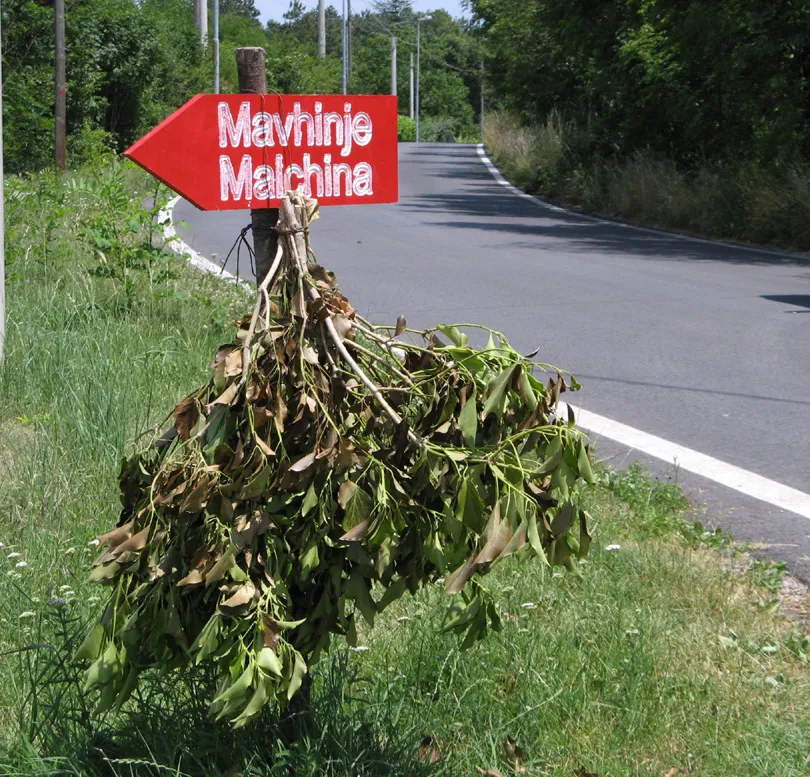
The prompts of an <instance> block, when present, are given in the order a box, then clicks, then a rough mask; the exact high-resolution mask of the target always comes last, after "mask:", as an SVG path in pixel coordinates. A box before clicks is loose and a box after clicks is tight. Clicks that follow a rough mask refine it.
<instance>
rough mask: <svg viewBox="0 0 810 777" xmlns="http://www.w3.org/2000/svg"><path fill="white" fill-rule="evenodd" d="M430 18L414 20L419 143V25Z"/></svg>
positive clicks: (424, 17) (420, 41) (417, 136)
mask: <svg viewBox="0 0 810 777" xmlns="http://www.w3.org/2000/svg"><path fill="white" fill-rule="evenodd" d="M432 18H433V17H432V16H423V17H422V18H421V19H417V20H416V142H417V143H418V142H419V59H420V54H421V51H422V48H421V46H422V38H421V32H420V27H419V25H420V24H421V23H422V22H427V21H430V20H431V19H432Z"/></svg>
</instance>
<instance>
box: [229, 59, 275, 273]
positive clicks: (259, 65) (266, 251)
mask: <svg viewBox="0 0 810 777" xmlns="http://www.w3.org/2000/svg"><path fill="white" fill-rule="evenodd" d="M236 71H237V74H238V76H239V91H240V93H241V94H267V72H266V70H265V68H264V49H263V48H260V47H258V46H256V47H254V46H251V47H245V48H238V49H236ZM250 221H251V224H252V228H253V251H254V253H255V254H256V285H257V286H258V285H259V284H260V283H261V282H262V280H264V276H265V275H267V271H268V270H269V269H270V265H271V264H272V262H273V259H274V257H275V255H276V245H277V243H278V233H277V232H276V222H277V221H278V208H253V209H252V210H251V211H250Z"/></svg>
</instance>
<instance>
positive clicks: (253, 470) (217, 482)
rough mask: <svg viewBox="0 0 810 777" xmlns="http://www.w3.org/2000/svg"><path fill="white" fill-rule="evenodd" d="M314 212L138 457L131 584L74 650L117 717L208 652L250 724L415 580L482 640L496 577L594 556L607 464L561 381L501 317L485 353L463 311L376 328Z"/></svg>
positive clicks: (126, 529)
mask: <svg viewBox="0 0 810 777" xmlns="http://www.w3.org/2000/svg"><path fill="white" fill-rule="evenodd" d="M312 205H313V201H303V198H301V199H300V200H297V204H296V206H295V212H294V213H293V208H292V206H291V205H290V201H289V200H285V201H284V202H283V205H282V219H281V220H280V222H279V231H280V233H281V234H282V235H284V243H285V246H284V249H285V250H284V252H283V257H282V255H281V253H280V254H279V256H278V258H277V259H278V262H280V263H281V269H280V273H279V275H278V277H276V276H275V269H271V271H270V273H269V274H268V276H267V279H266V280H265V283H264V284H263V286H262V289H261V291H260V294H259V299H258V301H257V304H256V308H255V310H254V313H253V316H252V317H249V318H245V319H243V321H242V322H241V323H240V327H239V331H238V332H237V336H236V338H235V340H234V341H233V342H232V343H230V344H228V345H224V346H222V347H221V348H220V349H219V350H218V352H217V354H216V357H215V359H214V362H213V365H212V368H213V376H212V378H211V379H210V380H209V382H208V383H207V384H206V385H205V386H203V387H202V388H201V389H199V390H198V391H196V392H194V393H193V394H192V395H190V396H189V397H187V398H186V399H184V400H183V401H182V402H181V403H180V404H179V405H177V407H176V408H175V410H174V413H173V420H174V425H173V427H171V428H170V429H169V430H168V432H167V433H164V434H163V435H162V436H161V437H160V438H158V440H157V442H156V444H154V445H150V446H148V447H146V448H145V449H144V450H142V451H141V452H139V453H137V454H136V455H134V456H132V457H130V458H129V459H126V460H125V461H124V463H123V466H122V470H121V498H122V502H123V510H122V513H121V517H120V520H119V524H118V527H117V528H115V529H113V530H112V531H110V532H108V533H107V534H105V535H104V536H103V537H102V538H101V541H102V542H103V544H104V545H105V549H104V552H103V554H102V555H101V556H100V558H99V559H98V560H97V562H96V564H95V567H94V569H93V572H92V574H91V579H94V580H98V581H104V582H106V583H107V584H109V585H111V586H112V587H113V593H112V595H111V598H110V600H109V602H108V604H107V606H106V608H105V610H104V614H103V615H102V617H101V619H100V620H99V621H98V622H97V623H96V624H95V625H94V626H93V628H92V629H91V631H90V632H89V634H88V636H87V639H86V640H85V642H84V644H83V645H82V647H81V648H80V649H79V651H78V654H77V656H78V657H80V658H85V659H90V660H91V661H92V663H91V665H90V668H89V669H88V671H87V678H86V684H87V687H88V688H91V687H93V686H100V687H101V688H102V697H101V701H100V705H99V707H100V709H102V710H104V709H109V708H110V707H112V706H113V705H116V706H118V707H120V705H121V704H122V703H123V702H124V701H125V700H126V699H127V697H128V696H129V694H130V693H131V692H132V691H133V690H134V688H135V686H136V684H137V680H138V676H139V675H140V673H141V672H142V671H144V670H145V669H147V668H149V667H153V666H160V667H164V668H171V667H178V666H184V665H186V664H187V663H189V662H193V663H195V664H199V663H201V662H210V663H212V664H213V665H214V666H215V667H216V671H217V674H218V677H219V685H218V690H217V695H216V697H215V699H214V700H213V702H212V705H211V711H212V712H213V713H215V714H216V715H217V716H219V717H227V718H230V719H231V720H232V721H233V722H234V723H235V724H236V725H243V724H245V723H247V722H248V721H249V720H251V719H252V718H253V717H255V716H256V715H258V714H259V712H260V711H261V709H262V708H263V706H264V705H265V704H266V703H267V702H268V700H270V699H272V698H276V699H278V700H279V701H280V702H282V703H286V701H287V700H289V699H291V698H292V697H293V696H294V694H295V693H296V692H297V691H298V689H299V688H300V687H301V684H302V682H303V680H304V676H305V674H306V672H307V671H308V667H309V665H311V664H312V663H313V662H315V661H317V660H318V658H319V657H320V655H321V654H322V653H323V652H324V651H325V650H327V649H328V647H329V644H330V640H331V637H332V635H342V636H345V637H346V640H347V641H348V642H349V644H350V645H351V644H355V642H356V639H357V631H358V627H359V624H358V620H359V618H360V617H361V616H362V618H363V619H364V620H365V621H366V622H367V623H368V624H369V625H372V624H373V623H374V619H375V616H376V615H377V614H378V613H379V612H381V611H382V610H383V609H384V608H385V607H387V606H388V605H389V604H391V603H392V602H394V601H396V600H397V599H398V598H399V597H401V596H402V595H403V594H405V593H406V592H410V593H415V592H417V591H418V590H419V589H420V588H421V587H422V586H424V585H425V584H426V583H428V582H431V581H436V580H438V579H440V578H445V588H446V590H447V591H448V592H449V593H456V594H458V593H460V594H461V597H460V598H461V602H459V603H456V604H455V605H454V606H453V607H452V608H451V610H450V612H449V614H448V618H447V620H446V622H445V628H446V629H447V630H450V631H453V632H455V633H458V634H460V635H462V636H463V639H462V647H469V646H471V645H473V644H474V643H475V642H476V641H477V640H479V639H481V638H482V637H483V636H484V635H485V634H486V633H487V631H488V630H489V629H496V630H497V629H499V628H500V617H499V615H498V610H497V607H496V605H495V602H494V601H493V600H492V598H491V597H489V596H488V595H487V591H486V589H485V588H484V587H483V586H482V585H481V583H480V582H479V581H478V579H477V577H476V576H477V575H480V574H484V573H486V572H487V571H489V569H490V568H491V567H492V566H493V565H495V564H497V563H498V562H499V561H501V560H503V559H505V558H508V557H510V556H512V555H516V556H517V557H518V558H521V559H528V558H533V557H536V558H539V559H540V561H541V563H544V564H564V565H567V566H569V567H573V563H574V562H573V559H574V557H575V556H578V555H584V554H585V553H587V551H588V547H589V544H590V537H589V534H588V528H587V516H586V513H585V512H584V511H583V510H582V509H581V508H580V507H579V500H578V496H577V494H578V484H579V483H581V481H583V480H584V481H587V482H592V481H593V475H592V472H591V466H590V462H589V456H588V448H587V444H586V442H585V441H584V440H583V438H582V437H581V436H580V434H579V433H578V431H577V430H576V429H575V428H574V427H573V422H572V420H571V419H567V418H561V417H560V416H559V415H558V411H557V402H558V399H559V396H560V393H561V392H563V391H565V390H566V389H567V388H568V387H567V385H566V383H565V381H564V380H563V378H562V377H561V376H560V375H559V374H558V375H557V376H556V378H552V379H550V380H549V382H548V385H547V386H546V385H544V384H543V383H542V382H540V380H539V379H538V378H537V377H536V376H535V375H534V374H533V366H534V365H533V363H532V362H531V361H530V359H529V358H527V357H522V356H520V355H519V354H517V353H516V352H515V351H514V350H513V349H512V348H511V347H510V346H509V344H508V342H507V341H506V339H505V338H504V337H503V335H501V334H499V333H496V332H490V338H489V342H488V344H487V346H486V347H485V348H484V349H476V348H473V347H472V346H471V345H470V344H469V342H468V337H467V335H466V334H465V333H464V332H463V331H462V330H461V329H459V328H457V327H453V326H445V325H442V326H439V327H438V328H437V329H435V330H430V331H426V332H419V333H411V334H416V335H417V337H416V338H415V339H416V340H418V342H412V341H409V340H406V339H403V338H402V335H404V334H405V333H406V331H405V323H404V320H402V319H401V320H400V321H399V322H398V323H397V327H396V330H395V335H396V337H391V336H390V330H388V329H387V328H375V327H372V326H371V325H370V324H368V323H367V322H365V321H364V320H363V319H362V318H361V317H360V316H359V315H358V314H357V313H356V312H355V310H354V309H353V308H352V306H351V305H350V303H349V302H348V300H347V299H346V297H344V296H343V295H342V294H341V293H340V291H339V290H338V289H337V286H336V283H335V279H334V276H333V275H332V274H331V273H329V272H327V271H326V270H324V269H323V268H322V267H321V266H319V265H317V264H315V262H314V259H313V257H312V256H311V255H310V254H309V252H308V249H307V248H306V247H305V244H304V237H303V235H302V232H301V228H300V226H299V224H300V223H301V222H303V223H304V224H307V223H308V221H309V220H310V218H312V217H314V216H315V215H316V211H313V210H312ZM285 208H286V210H285ZM278 262H277V266H278ZM572 385H573V386H575V387H576V383H575V382H574V381H573V380H572Z"/></svg>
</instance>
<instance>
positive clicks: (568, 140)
mask: <svg viewBox="0 0 810 777" xmlns="http://www.w3.org/2000/svg"><path fill="white" fill-rule="evenodd" d="M472 8H473V11H474V13H475V14H476V18H477V19H478V22H479V24H480V27H479V31H480V32H481V34H482V35H483V38H484V40H485V50H486V58H487V62H486V72H487V90H486V92H487V94H486V96H487V97H488V98H489V99H488V104H489V106H490V108H491V109H492V110H493V111H494V112H497V111H501V115H496V116H492V117H490V120H489V121H488V122H487V128H486V135H487V137H486V143H487V145H488V146H489V147H490V149H491V150H492V152H493V154H494V155H495V157H496V159H497V160H498V162H499V164H501V165H502V166H503V168H504V170H505V171H506V172H507V173H508V174H509V175H510V177H512V179H513V180H514V181H515V183H516V184H517V185H519V186H521V187H523V188H525V189H527V190H528V191H531V192H535V193H538V194H541V195H544V196H547V197H551V198H553V199H557V200H562V201H564V202H567V203H569V204H571V205H574V206H577V207H582V208H585V209H587V210H590V211H596V212H599V213H604V214H607V215H609V216H619V217H621V218H626V219H630V220H634V221H639V222H643V223H646V224H652V225H656V226H662V227H667V228H672V229H676V230H685V231H692V232H699V233H701V234H705V235H709V236H712V237H722V238H731V239H737V240H744V241H751V242H759V243H764V244H772V245H778V246H783V247H787V248H797V249H802V250H807V249H810V228H809V227H808V224H810V218H808V216H810V192H808V188H807V181H808V178H810V167H808V163H807V160H808V152H810V129H809V128H810V121H808V119H809V118H810V116H809V115H808V110H810V108H808V105H809V104H808V101H807V92H808V88H810V73H808V71H807V67H806V63H807V61H808V57H810V28H809V27H808V25H807V14H808V6H807V3H767V4H762V3H757V2H751V0H730V2H723V3H705V2H697V0H691V1H690V2H681V1H680V0H652V2H644V3H638V2H635V0H612V2H608V3H599V4H593V3H576V4H574V5H573V6H572V5H571V3H567V2H562V0H539V1H538V2H535V3H531V4H528V5H527V4H526V3H521V2H519V1H518V0H473V2H472Z"/></svg>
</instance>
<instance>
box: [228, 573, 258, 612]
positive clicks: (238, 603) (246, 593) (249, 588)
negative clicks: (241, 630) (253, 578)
mask: <svg viewBox="0 0 810 777" xmlns="http://www.w3.org/2000/svg"><path fill="white" fill-rule="evenodd" d="M255 595H256V586H254V585H253V583H251V582H250V580H248V581H247V582H246V583H245V584H244V585H243V586H241V587H240V588H239V589H238V590H237V591H236V592H235V593H234V594H233V595H231V596H229V597H228V598H227V599H226V600H225V601H224V602H222V603H221V604H220V605H219V606H220V607H221V608H223V609H225V610H235V609H237V608H238V607H244V606H245V605H246V604H248V603H249V602H250V601H252V600H253V597H254V596H255Z"/></svg>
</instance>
